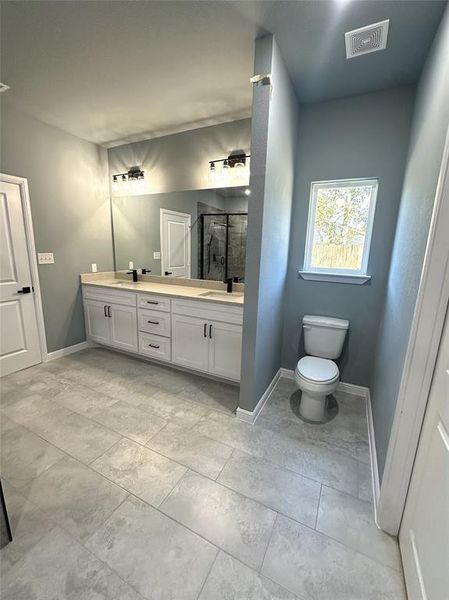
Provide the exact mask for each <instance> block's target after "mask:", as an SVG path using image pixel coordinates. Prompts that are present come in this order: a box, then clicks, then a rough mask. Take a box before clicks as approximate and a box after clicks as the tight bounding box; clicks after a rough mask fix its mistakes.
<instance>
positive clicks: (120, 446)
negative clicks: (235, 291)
mask: <svg viewBox="0 0 449 600" xmlns="http://www.w3.org/2000/svg"><path fill="white" fill-rule="evenodd" d="M1 388H2V394H1V413H0V416H1V436H2V440H1V442H2V443H1V448H2V457H1V475H2V481H3V485H4V491H5V495H6V501H7V504H8V509H9V512H10V518H11V521H12V528H13V533H14V541H13V543H12V544H9V545H8V546H6V547H4V548H3V549H2V550H1V551H0V564H1V570H2V579H1V597H2V599H3V600H50V599H51V600H94V599H95V600H102V599H104V600H137V599H140V600H142V599H147V600H196V599H199V600H233V599H235V600H294V599H296V600H403V599H404V598H405V592H404V589H403V582H402V574H401V563H400V557H399V551H398V547H397V543H396V540H394V539H393V538H391V537H389V536H388V535H386V534H384V533H383V532H381V531H380V530H378V529H377V527H376V526H375V524H374V520H373V506H372V496H371V487H370V468H369V461H368V443H367V426H366V417H365V406H364V402H363V400H362V399H361V398H359V397H356V396H349V395H345V394H341V393H338V394H337V395H336V396H337V399H338V401H339V414H338V416H337V417H336V418H335V419H334V420H333V421H332V422H331V423H329V424H327V425H324V426H315V425H307V424H305V423H303V422H302V421H300V420H298V418H297V417H296V416H295V414H294V412H293V410H292V407H291V397H292V394H293V401H294V400H295V398H296V396H295V395H294V394H295V392H296V390H295V387H294V385H293V382H291V381H289V380H286V379H281V380H280V381H279V382H278V384H277V386H276V388H275V390H274V392H273V394H272V396H271V398H270V399H269V401H268V403H267V405H266V406H265V408H264V410H263V412H262V414H261V415H260V417H259V419H258V421H257V423H256V425H254V426H251V425H247V424H246V423H243V422H241V421H238V420H237V419H236V418H235V417H234V414H233V413H234V411H235V408H236V406H237V402H238V389H237V388H235V387H232V386H230V385H227V384H222V383H217V382H214V381H210V380H207V379H204V378H201V377H197V376H195V375H190V374H186V373H182V372H179V371H175V370H173V369H169V368H165V367H163V366H159V365H154V364H150V363H146V362H143V361H139V360H137V359H134V358H131V357H126V356H124V355H121V354H118V353H114V352H111V351H109V350H104V349H99V348H96V349H90V350H86V351H84V352H79V353H77V354H74V355H72V356H69V357H66V358H62V359H59V360H56V361H53V362H51V363H47V364H45V365H39V366H37V367H33V368H31V369H27V370H25V371H22V372H19V373H16V374H14V375H12V376H9V377H7V378H5V379H3V380H2V381H1Z"/></svg>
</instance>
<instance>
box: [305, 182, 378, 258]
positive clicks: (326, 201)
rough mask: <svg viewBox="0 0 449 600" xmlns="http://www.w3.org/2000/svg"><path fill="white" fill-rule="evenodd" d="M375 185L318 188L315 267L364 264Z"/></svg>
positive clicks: (313, 252) (314, 246)
mask: <svg viewBox="0 0 449 600" xmlns="http://www.w3.org/2000/svg"><path fill="white" fill-rule="evenodd" d="M371 192H372V185H360V186H347V187H331V186H329V187H319V188H318V189H317V192H316V193H317V198H316V211H315V223H314V231H313V246H312V257H311V265H310V266H311V267H312V269H313V268H319V269H350V270H359V269H361V267H362V257H363V246H364V243H365V236H366V228H367V224H368V215H369V208H370V200H371Z"/></svg>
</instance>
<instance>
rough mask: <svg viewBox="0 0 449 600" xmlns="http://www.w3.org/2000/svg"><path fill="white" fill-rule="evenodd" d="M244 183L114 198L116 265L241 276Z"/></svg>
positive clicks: (201, 275)
mask: <svg viewBox="0 0 449 600" xmlns="http://www.w3.org/2000/svg"><path fill="white" fill-rule="evenodd" d="M247 194H248V189H247V188H246V187H236V188H222V189H209V190H188V191H184V192H169V193H162V194H146V195H140V196H138V195H133V196H121V197H112V199H111V203H112V221H113V231H114V252H115V269H116V270H117V271H123V270H127V269H128V268H129V267H130V262H131V263H133V267H134V268H139V269H141V268H146V269H150V270H151V274H152V275H165V276H171V277H189V278H190V277H191V278H194V279H211V280H215V281H223V280H224V279H226V278H228V277H235V278H238V279H239V280H241V281H244V279H245V260H246V235H247V221H248V196H247Z"/></svg>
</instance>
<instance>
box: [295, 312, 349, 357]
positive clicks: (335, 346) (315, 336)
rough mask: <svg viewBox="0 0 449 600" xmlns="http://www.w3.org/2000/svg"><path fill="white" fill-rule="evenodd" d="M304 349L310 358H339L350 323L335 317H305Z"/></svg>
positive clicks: (303, 321) (303, 325)
mask: <svg viewBox="0 0 449 600" xmlns="http://www.w3.org/2000/svg"><path fill="white" fill-rule="evenodd" d="M302 327H303V331H304V348H305V350H306V353H307V354H309V355H310V356H318V357H320V358H331V359H335V358H338V357H339V356H340V354H341V351H342V349H343V344H344V341H345V337H346V332H347V331H348V327H349V321H347V320H346V319H335V318H333V317H317V316H314V315H304V317H303V319H302Z"/></svg>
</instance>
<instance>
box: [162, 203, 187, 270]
mask: <svg viewBox="0 0 449 600" xmlns="http://www.w3.org/2000/svg"><path fill="white" fill-rule="evenodd" d="M190 224H191V217H190V215H189V214H185V213H178V212H174V211H170V210H166V209H164V208H161V268H162V273H161V275H164V274H165V273H166V272H167V273H170V275H172V276H173V277H191V272H190V243H191V242H190V238H191V235H190Z"/></svg>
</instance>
